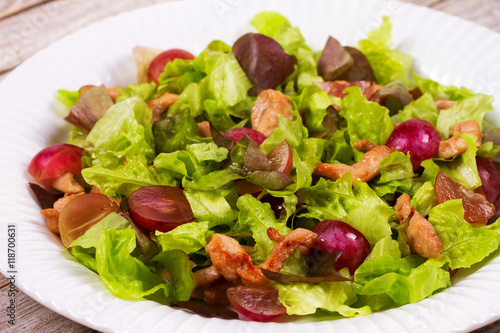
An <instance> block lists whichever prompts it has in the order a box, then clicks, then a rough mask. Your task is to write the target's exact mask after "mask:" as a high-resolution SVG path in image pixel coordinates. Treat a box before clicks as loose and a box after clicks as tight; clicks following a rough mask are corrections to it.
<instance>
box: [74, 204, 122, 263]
mask: <svg viewBox="0 0 500 333" xmlns="http://www.w3.org/2000/svg"><path fill="white" fill-rule="evenodd" d="M126 228H130V223H129V221H128V220H127V219H126V218H124V217H123V216H120V215H118V214H116V213H111V214H109V215H107V216H106V217H105V218H103V219H102V220H101V221H99V222H97V223H96V224H95V225H94V226H92V227H91V228H90V229H89V230H87V231H86V232H85V233H84V234H83V235H81V236H80V237H78V238H77V239H75V240H74V241H73V242H72V243H71V244H70V245H69V246H68V249H69V250H70V252H71V254H72V255H73V256H74V257H75V258H76V259H77V260H78V261H79V262H80V263H81V264H83V265H84V266H86V267H88V268H90V269H91V270H93V271H94V272H97V264H96V261H95V252H96V248H97V247H98V245H99V237H100V236H101V233H102V231H103V230H107V229H116V230H122V229H126Z"/></svg>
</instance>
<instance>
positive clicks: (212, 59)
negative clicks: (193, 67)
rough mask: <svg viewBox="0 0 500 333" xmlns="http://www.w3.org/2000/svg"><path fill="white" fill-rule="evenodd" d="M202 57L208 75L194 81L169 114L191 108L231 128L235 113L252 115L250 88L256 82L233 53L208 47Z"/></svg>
mask: <svg viewBox="0 0 500 333" xmlns="http://www.w3.org/2000/svg"><path fill="white" fill-rule="evenodd" d="M199 57H203V60H204V61H205V63H204V69H205V71H206V73H207V75H206V76H205V77H204V78H203V79H201V80H200V81H199V82H198V83H195V82H191V83H190V84H189V85H188V86H187V87H186V89H184V91H183V92H182V93H181V94H180V96H179V98H178V99H177V101H176V102H175V103H174V104H173V105H172V106H170V108H169V110H168V113H167V115H168V116H171V115H175V114H178V113H180V112H182V111H184V110H185V109H186V108H188V109H189V112H190V114H191V117H193V118H194V117H197V116H200V115H202V114H203V116H204V117H205V118H206V119H207V120H208V121H210V122H211V123H212V124H213V125H214V126H215V127H216V128H218V129H219V130H221V131H227V130H228V129H230V128H232V127H234V126H235V125H236V124H235V122H234V121H233V119H232V118H231V116H236V117H239V118H247V117H248V116H249V113H248V112H249V110H250V108H251V104H252V102H251V101H252V100H251V98H250V97H249V96H248V94H247V92H248V90H249V89H250V88H251V86H252V85H251V83H250V81H249V80H248V78H247V77H246V75H245V72H243V70H242V69H241V67H240V66H239V64H238V61H237V60H236V58H235V57H234V55H233V54H232V53H226V52H223V51H207V52H206V53H204V54H203V55H200V56H199ZM197 59H198V58H196V59H195V60H197ZM197 61H201V60H197Z"/></svg>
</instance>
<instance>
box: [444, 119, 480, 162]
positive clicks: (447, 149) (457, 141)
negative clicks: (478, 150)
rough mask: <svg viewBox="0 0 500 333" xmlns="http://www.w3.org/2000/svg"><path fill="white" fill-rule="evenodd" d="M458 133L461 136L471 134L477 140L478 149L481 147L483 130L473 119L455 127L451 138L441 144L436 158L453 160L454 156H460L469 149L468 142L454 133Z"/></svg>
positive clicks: (451, 132) (452, 129)
mask: <svg viewBox="0 0 500 333" xmlns="http://www.w3.org/2000/svg"><path fill="white" fill-rule="evenodd" d="M455 132H458V133H461V134H469V135H473V136H475V137H476V138H477V141H476V147H480V146H481V138H482V137H483V133H481V128H480V127H479V124H478V123H477V121H475V120H473V119H471V120H466V121H461V122H459V123H456V124H455V125H453V127H452V128H451V131H450V135H452V136H451V138H449V139H448V140H446V141H441V142H440V143H439V148H438V151H437V153H436V157H438V158H452V157H454V156H457V155H460V154H462V153H463V152H465V151H466V150H467V148H469V145H467V142H465V140H464V139H462V138H461V137H460V136H458V135H455V134H454V133H455Z"/></svg>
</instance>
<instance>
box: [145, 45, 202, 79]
mask: <svg viewBox="0 0 500 333" xmlns="http://www.w3.org/2000/svg"><path fill="white" fill-rule="evenodd" d="M174 59H194V55H192V54H191V53H189V52H188V51H185V50H181V49H170V50H166V51H163V52H162V53H160V54H158V55H157V56H156V57H155V58H154V59H153V61H151V63H150V64H149V68H148V72H147V80H148V82H153V81H154V82H156V83H158V77H159V76H160V74H161V73H163V71H164V70H165V65H166V64H167V63H168V62H170V61H172V60H174Z"/></svg>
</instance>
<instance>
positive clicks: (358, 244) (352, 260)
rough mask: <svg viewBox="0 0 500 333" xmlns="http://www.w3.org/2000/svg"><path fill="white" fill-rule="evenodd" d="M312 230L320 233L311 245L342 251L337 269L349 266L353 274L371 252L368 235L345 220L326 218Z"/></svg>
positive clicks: (321, 249)
mask: <svg viewBox="0 0 500 333" xmlns="http://www.w3.org/2000/svg"><path fill="white" fill-rule="evenodd" d="M311 231H314V232H315V233H316V234H318V237H317V238H316V239H315V240H314V242H313V243H312V244H311V247H312V248H315V249H317V250H320V251H322V252H334V251H342V254H341V255H340V257H339V258H338V259H337V262H336V265H335V267H336V268H337V270H340V269H342V268H344V267H348V268H349V272H350V273H351V275H352V274H354V272H355V271H356V269H357V268H358V267H359V266H360V265H361V264H362V263H363V261H364V260H365V258H366V257H367V256H368V254H370V252H371V246H370V243H369V242H368V240H367V239H366V237H365V236H364V235H363V234H362V233H360V232H359V231H358V230H356V229H354V228H353V227H351V226H350V225H349V224H347V223H345V222H341V221H337V220H324V221H321V222H319V223H318V224H316V225H315V226H314V227H312V228H311Z"/></svg>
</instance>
